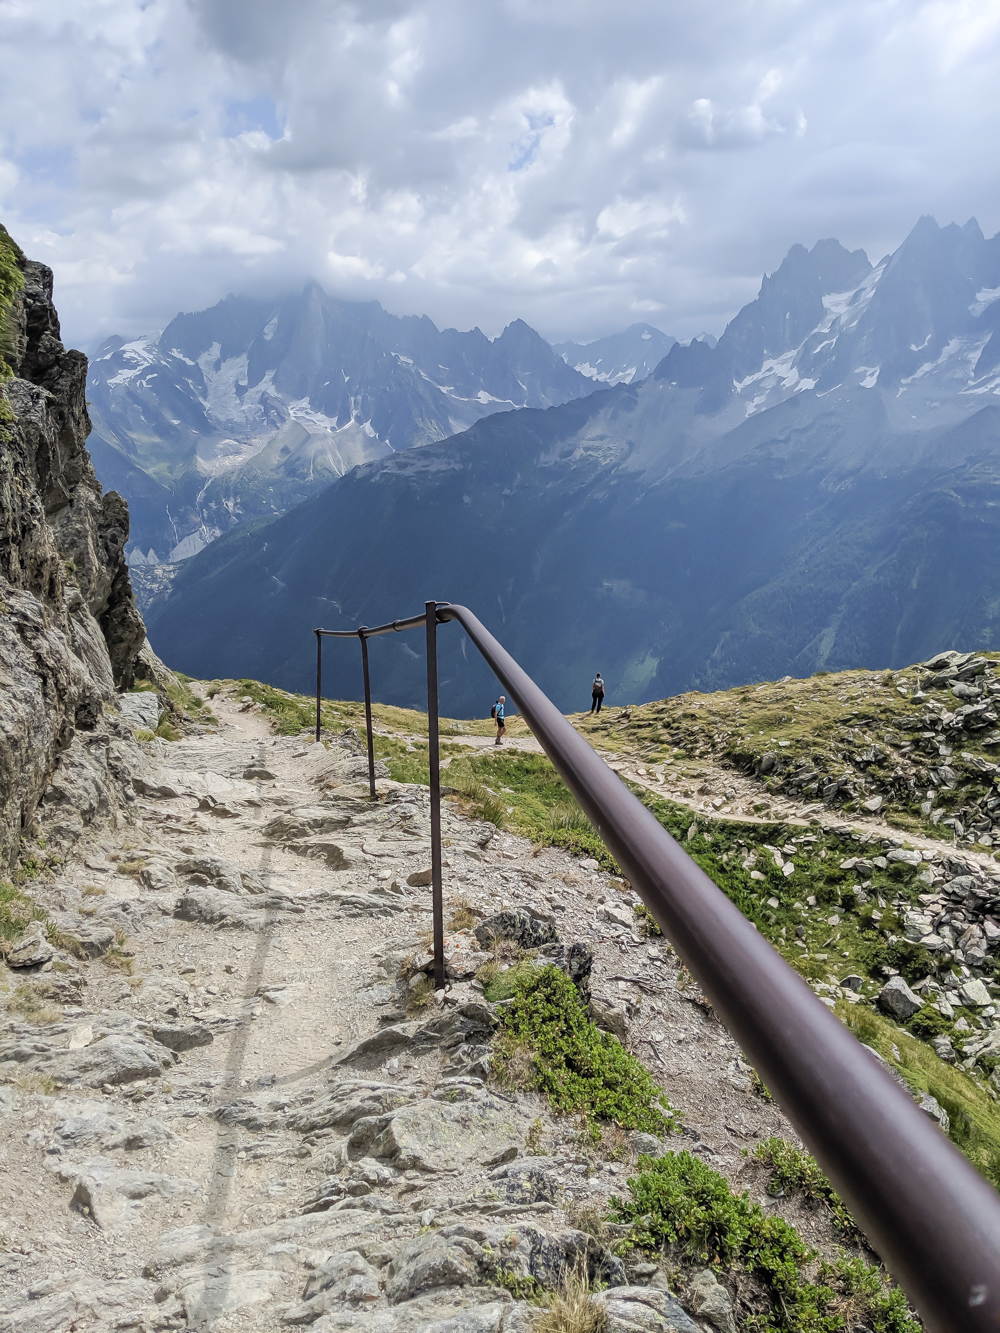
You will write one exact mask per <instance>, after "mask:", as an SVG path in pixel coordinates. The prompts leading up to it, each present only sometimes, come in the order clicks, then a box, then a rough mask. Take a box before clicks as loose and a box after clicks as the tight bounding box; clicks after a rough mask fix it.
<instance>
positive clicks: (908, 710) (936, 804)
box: [574, 653, 1000, 841]
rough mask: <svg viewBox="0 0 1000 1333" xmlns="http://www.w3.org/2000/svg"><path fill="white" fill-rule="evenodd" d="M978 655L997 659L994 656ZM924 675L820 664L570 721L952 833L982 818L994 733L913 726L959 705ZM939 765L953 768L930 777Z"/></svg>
mask: <svg viewBox="0 0 1000 1333" xmlns="http://www.w3.org/2000/svg"><path fill="white" fill-rule="evenodd" d="M981 656H982V658H983V659H985V660H986V661H989V662H996V661H998V660H1000V655H998V654H996V653H983V654H981ZM930 680H933V677H932V676H931V675H930V673H929V672H927V671H925V670H923V669H922V668H920V667H909V668H907V669H906V670H903V671H896V672H891V671H887V672H882V673H872V672H869V671H842V672H838V673H836V674H827V673H819V674H818V675H816V676H812V677H810V678H809V679H807V680H783V681H776V682H772V683H768V684H765V685H758V686H743V687H740V688H737V689H732V690H723V691H719V692H718V693H715V694H700V693H697V692H692V693H688V694H681V695H677V696H676V697H675V698H672V699H663V700H660V701H658V702H655V703H648V704H643V705H641V706H640V707H633V708H629V709H626V710H621V711H617V712H616V711H613V710H608V712H607V713H606V714H602V715H601V716H600V718H597V717H590V716H589V715H588V714H582V715H581V716H580V718H579V719H574V720H575V721H576V723H577V725H578V726H579V728H580V730H581V731H583V733H584V734H585V735H587V736H588V738H590V739H591V741H592V743H593V744H595V745H598V746H600V747H601V748H602V749H607V750H617V751H620V752H623V753H628V754H631V755H635V756H638V757H641V759H642V760H643V761H644V762H646V763H650V764H665V765H667V766H668V767H669V768H673V769H674V770H676V771H677V772H679V773H682V774H684V775H686V776H687V775H689V776H697V768H696V766H695V767H692V766H691V765H692V761H695V763H696V761H697V760H699V759H706V758H709V757H710V758H712V759H713V760H715V761H716V762H719V763H721V764H723V765H727V766H729V767H731V768H733V769H734V770H737V771H739V772H741V773H745V774H754V775H756V776H759V777H760V778H761V800H762V802H764V803H766V802H767V799H768V797H769V796H779V795H782V796H790V797H793V798H795V799H800V800H802V801H804V802H807V803H808V802H809V801H823V802H824V803H826V804H827V805H831V804H832V805H836V806H839V807H841V808H842V809H843V810H844V811H845V813H848V814H850V813H854V812H859V813H864V809H865V805H864V803H865V801H866V800H871V799H877V798H881V801H882V805H881V813H882V815H883V816H884V817H885V818H886V819H887V820H888V822H890V823H892V824H895V825H896V826H897V827H899V828H902V829H909V830H912V831H918V830H919V831H920V832H921V833H923V834H925V835H927V836H930V837H938V838H944V839H946V840H948V841H951V840H952V837H953V832H952V827H953V826H952V825H950V824H948V823H945V822H944V821H945V820H949V819H954V818H956V817H958V818H960V821H961V823H962V825H963V828H964V830H965V832H966V833H967V834H970V835H973V825H976V824H983V823H987V822H988V819H987V818H986V816H988V813H989V812H988V810H987V809H986V808H985V803H986V802H988V801H990V800H992V799H993V798H994V797H995V796H996V794H997V793H996V792H995V790H994V784H993V782H992V778H993V774H992V773H991V772H990V771H989V770H990V768H991V767H992V766H993V765H994V764H995V763H996V762H997V761H998V760H1000V735H998V732H997V729H996V727H995V726H992V725H991V726H984V727H981V728H979V729H977V730H969V731H959V732H957V733H956V732H943V731H941V730H940V729H934V728H928V727H925V726H922V725H920V720H921V719H922V718H927V717H929V716H940V715H941V714H942V713H945V712H948V711H949V710H950V711H954V709H956V708H958V707H959V706H960V705H961V704H962V703H964V702H965V700H964V699H961V698H958V697H955V696H954V695H953V694H952V692H951V690H950V689H947V688H944V687H936V688H931V687H930V685H929V684H928V682H929V681H930ZM925 686H926V689H924V688H923V687H925ZM991 698H992V696H990V695H989V694H986V695H984V699H991ZM943 764H946V765H947V766H948V768H949V769H950V770H951V774H952V776H951V777H949V778H947V779H946V780H945V781H944V782H940V781H935V779H934V777H933V776H932V774H934V773H936V772H937V771H938V770H939V769H940V767H941V766H942V765H943ZM951 782H953V783H954V785H949V783H951ZM928 792H932V793H933V800H932V801H929V800H928ZM982 831H985V830H980V832H982ZM960 836H961V835H960ZM973 836H974V835H973ZM988 836H989V835H988Z"/></svg>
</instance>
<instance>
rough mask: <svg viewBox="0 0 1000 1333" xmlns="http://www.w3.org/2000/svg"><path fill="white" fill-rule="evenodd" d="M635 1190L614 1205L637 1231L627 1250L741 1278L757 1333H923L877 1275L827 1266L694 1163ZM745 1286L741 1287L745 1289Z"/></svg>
mask: <svg viewBox="0 0 1000 1333" xmlns="http://www.w3.org/2000/svg"><path fill="white" fill-rule="evenodd" d="M639 1163H640V1168H641V1169H640V1171H639V1173H638V1174H637V1175H636V1176H633V1177H632V1178H631V1179H630V1180H629V1182H628V1189H629V1198H627V1199H613V1200H612V1201H611V1203H612V1212H611V1216H612V1219H613V1220H614V1221H615V1222H618V1223H624V1224H626V1225H628V1226H630V1228H631V1229H630V1232H629V1235H628V1237H627V1239H626V1241H625V1242H624V1245H625V1246H626V1247H632V1246H637V1247H639V1248H640V1249H645V1250H651V1251H659V1250H661V1249H662V1248H663V1247H665V1246H671V1247H676V1249H677V1250H678V1251H679V1252H680V1254H681V1256H682V1262H685V1263H689V1264H693V1265H702V1264H706V1263H707V1264H711V1265H712V1266H714V1267H716V1268H719V1269H724V1270H725V1271H726V1275H727V1277H728V1278H729V1279H730V1282H731V1284H732V1279H733V1278H734V1277H735V1279H736V1281H735V1285H736V1287H737V1290H738V1292H739V1294H740V1304H741V1305H742V1306H743V1309H742V1310H741V1311H740V1314H741V1316H742V1318H741V1319H740V1320H739V1326H740V1328H741V1329H744V1330H748V1331H749V1330H753V1333H840V1331H841V1330H843V1333H850V1330H852V1329H853V1328H854V1326H855V1324H864V1325H866V1326H867V1327H869V1328H870V1329H872V1330H873V1333H919V1329H920V1325H919V1324H918V1323H917V1322H916V1320H914V1319H912V1318H911V1317H910V1314H909V1312H908V1310H907V1306H906V1299H905V1297H904V1296H903V1293H902V1292H901V1291H900V1290H899V1289H898V1288H893V1287H890V1286H889V1285H888V1283H887V1281H886V1279H885V1277H884V1275H883V1273H882V1272H881V1271H880V1270H879V1269H877V1268H873V1267H870V1266H869V1265H867V1264H865V1263H864V1262H863V1261H862V1260H858V1259H851V1258H848V1257H847V1256H846V1255H845V1256H841V1257H840V1258H838V1259H837V1260H835V1261H833V1262H825V1263H822V1264H820V1266H819V1268H818V1271H817V1272H816V1273H815V1276H813V1277H810V1276H807V1273H808V1272H809V1271H810V1269H811V1266H812V1265H813V1263H814V1261H815V1257H816V1256H815V1254H814V1252H813V1251H812V1250H810V1249H809V1247H808V1246H807V1245H806V1244H805V1242H804V1241H803V1239H802V1237H801V1236H800V1235H799V1233H798V1232H797V1231H796V1230H795V1228H794V1227H792V1226H791V1225H790V1224H789V1223H787V1222H785V1221H784V1220H783V1219H782V1218H780V1217H773V1216H768V1215H766V1214H765V1213H764V1211H763V1210H762V1209H761V1208H760V1207H759V1206H758V1205H757V1204H755V1203H753V1202H752V1201H751V1199H750V1197H749V1195H747V1194H734V1193H733V1192H732V1190H731V1189H730V1187H729V1184H728V1182H727V1181H726V1180H725V1178H724V1177H723V1176H721V1175H719V1173H718V1172H716V1171H713V1170H712V1169H711V1167H709V1166H706V1165H705V1163H704V1162H702V1161H701V1160H700V1159H699V1158H697V1157H694V1156H693V1155H692V1154H691V1153H688V1152H681V1153H667V1154H666V1155H665V1156H663V1157H659V1158H651V1157H642V1158H640V1159H639ZM741 1278H742V1279H743V1281H741V1280H740V1279H741Z"/></svg>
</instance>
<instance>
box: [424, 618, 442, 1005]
mask: <svg viewBox="0 0 1000 1333" xmlns="http://www.w3.org/2000/svg"><path fill="white" fill-rule="evenodd" d="M424 609H425V611H426V612H427V749H428V757H429V767H430V779H431V885H432V888H431V895H432V896H431V907H432V909H433V912H434V989H435V990H443V989H444V894H443V891H442V886H441V756H440V754H439V752H438V670H437V602H427V603H426V604H425V607H424Z"/></svg>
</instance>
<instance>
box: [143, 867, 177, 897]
mask: <svg viewBox="0 0 1000 1333" xmlns="http://www.w3.org/2000/svg"><path fill="white" fill-rule="evenodd" d="M139 883H140V884H141V885H142V886H143V887H144V888H147V889H149V890H150V891H151V892H153V893H162V892H163V891H164V890H169V889H175V888H176V887H177V876H176V875H175V874H174V872H173V870H172V869H171V867H170V866H169V865H167V863H166V862H165V861H159V860H156V859H154V860H152V861H147V862H146V864H145V865H144V866H143V868H142V869H141V870H140V871H139Z"/></svg>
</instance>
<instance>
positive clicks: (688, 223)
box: [0, 0, 1000, 343]
mask: <svg viewBox="0 0 1000 1333" xmlns="http://www.w3.org/2000/svg"><path fill="white" fill-rule="evenodd" d="M998 46H1000V10H998V8H997V6H996V4H995V3H994V0H963V3H962V4H961V5H955V4H952V3H946V0H909V3H906V4H899V3H896V2H895V0H831V3H830V4H827V5H815V4H811V3H809V2H808V0H760V3H757V4H755V5H753V6H734V5H732V4H731V3H729V0H708V3H706V4H705V5H701V6H689V5H682V4H680V3H678V0H672V2H670V0H668V3H666V4H664V3H663V0H631V3H630V4H629V5H627V6H624V7H623V6H615V7H612V6H608V5H606V4H603V3H598V0H574V3H573V4H572V5H567V4H566V3H565V0H498V3H496V4H493V5H469V4H467V3H463V2H462V0H365V3H364V4H362V3H360V0H358V2H352V3H348V2H347V0H284V3H282V4H281V5H276V4H274V3H273V0H72V3H71V2H70V0H46V3H45V4H44V5H39V4H37V3H29V2H28V0H0V125H2V126H3V137H2V139H0V218H2V220H3V221H4V222H5V223H6V224H7V225H8V226H9V227H10V229H11V230H12V232H13V233H14V234H15V235H16V236H17V238H18V239H19V240H20V241H21V243H22V244H23V245H24V246H25V248H26V249H27V250H28V252H29V253H31V254H32V255H34V256H35V257H37V258H39V259H43V260H45V261H46V262H48V263H50V264H52V265H53V267H54V269H55V270H56V279H57V299H58V303H59V306H60V311H61V313H62V315H63V321H64V328H65V331H66V334H67V336H68V337H70V338H72V339H74V340H76V341H79V342H83V343H92V342H93V341H94V340H95V339H96V338H98V337H100V336H103V335H104V334H106V333H108V332H111V331H117V332H121V333H123V334H126V335H132V334H136V333H139V332H141V331H143V330H145V329H149V328H158V327H162V326H163V324H165V323H166V321H167V320H168V319H169V318H170V317H171V316H172V315H173V314H174V313H175V312H176V311H177V309H179V308H182V309H197V308H200V307H203V306H205V305H208V304H211V303H212V302H214V301H216V300H218V299H219V298H220V297H221V296H223V295H225V294H226V292H228V291H252V292H265V291H268V292H276V291H279V290H285V289H287V288H289V287H290V286H293V285H298V284H299V283H301V282H302V281H303V280H305V279H306V278H308V277H315V278H317V279H318V280H319V281H320V282H322V283H323V284H324V285H325V286H326V287H327V288H328V289H330V290H333V291H337V292H339V293H341V294H342V295H344V296H347V297H351V298H358V299H371V298H377V299H380V300H382V301H383V302H384V303H385V304H386V305H387V307H388V308H389V309H391V310H394V311H398V312H400V313H405V312H416V313H423V312H426V313H428V314H430V315H431V316H432V318H434V319H435V320H436V321H437V322H438V323H439V324H442V325H445V324H456V325H458V326H459V327H469V326H471V325H472V324H479V325H480V326H481V327H482V328H483V329H484V330H485V331H486V332H488V333H491V334H492V333H495V332H497V331H498V330H499V329H500V328H501V327H502V326H503V325H504V324H505V323H506V322H507V321H509V320H510V319H512V318H514V317H515V316H518V315H521V316H523V317H524V318H525V319H527V320H528V321H529V322H531V323H532V324H534V325H535V326H536V327H537V328H539V329H540V330H541V331H542V332H544V333H546V334H548V335H549V336H553V337H555V336H575V337H588V336H596V335H597V334H600V333H603V332H607V331H610V330H612V329H614V328H617V327H621V326H623V325H624V324H626V323H628V322H630V321H631V320H633V319H635V318H639V317H642V318H646V319H650V320H651V321H652V322H654V323H658V324H660V325H661V327H663V328H665V329H667V330H669V331H670V332H673V333H675V334H676V335H678V336H689V335H690V334H692V333H697V332H699V331H700V330H701V329H703V328H709V329H712V330H714V331H715V332H719V331H720V330H721V327H722V325H723V324H724V322H725V319H726V318H727V317H729V316H730V315H731V314H732V313H733V312H734V311H735V309H737V308H738V307H739V305H740V304H741V303H742V302H743V301H745V300H746V299H747V298H748V297H750V296H751V295H752V294H753V293H754V292H755V291H756V288H757V286H758V284H759V278H760V273H761V272H762V271H764V270H772V269H773V268H774V267H775V266H776V265H777V263H778V262H779V261H780V259H781V257H782V255H783V254H784V252H785V250H786V249H787V248H788V246H789V245H791V244H792V243H794V242H796V241H801V242H804V243H806V244H811V243H812V242H814V241H815V240H816V239H817V238H819V237H820V236H829V235H837V236H839V237H840V239H841V240H843V241H844V243H845V244H848V245H850V246H851V247H852V248H853V247H855V246H857V245H864V246H865V247H866V248H868V249H869V250H870V252H871V253H872V255H873V257H876V258H877V257H879V256H880V255H881V254H883V253H884V252H885V251H886V250H887V249H890V248H892V247H893V246H894V245H896V244H897V243H898V242H899V240H900V239H901V238H902V236H903V235H904V234H905V232H906V231H907V230H909V228H910V226H911V225H912V224H913V222H914V221H915V220H916V218H917V217H918V216H920V215H921V214H923V213H927V212H931V213H934V214H936V215H937V216H938V218H939V221H942V222H946V221H950V220H952V219H953V218H957V219H958V220H960V221H964V220H965V219H966V218H967V217H968V216H970V215H972V214H975V215H977V216H978V217H979V220H980V222H981V223H982V225H983V227H984V229H986V230H987V231H988V232H989V231H992V230H995V229H996V227H997V225H998V221H1000V219H998V217H997V213H998V207H997V204H998V201H997V196H996V191H995V184H994V183H993V180H992V173H991V171H990V169H989V162H988V159H987V155H988V151H989V148H988V146H989V145H991V144H993V143H995V142H996V140H997V132H998V130H1000V102H998V100H997V99H996V97H995V95H994V92H993V84H994V81H995V69H996V64H997V55H998Z"/></svg>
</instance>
